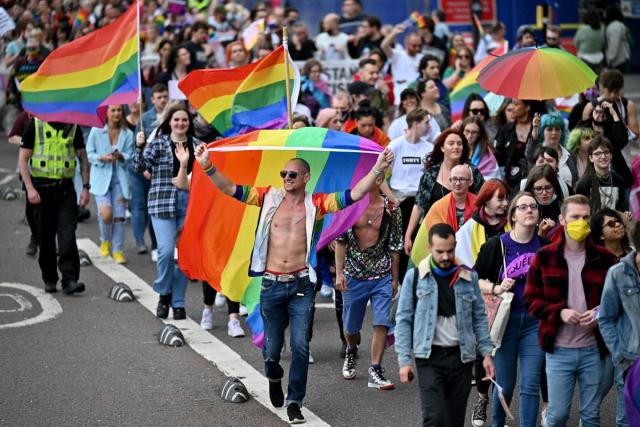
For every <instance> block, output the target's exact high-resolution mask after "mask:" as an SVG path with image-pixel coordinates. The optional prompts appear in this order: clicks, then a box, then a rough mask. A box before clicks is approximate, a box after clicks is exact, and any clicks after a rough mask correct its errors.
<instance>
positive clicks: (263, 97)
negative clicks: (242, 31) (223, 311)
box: [178, 46, 300, 136]
mask: <svg viewBox="0 0 640 427" xmlns="http://www.w3.org/2000/svg"><path fill="white" fill-rule="evenodd" d="M285 55H288V53H287V52H286V51H285V49H284V47H283V46H280V47H279V48H277V49H276V50H275V51H273V52H271V53H270V54H269V55H268V56H266V57H264V58H262V59H261V60H260V61H257V62H254V63H253V64H249V65H245V66H242V67H238V68H223V69H215V70H195V71H192V72H191V73H189V74H188V75H187V76H186V77H185V78H184V79H182V80H181V81H180V83H178V87H179V88H180V90H181V91H182V92H183V93H184V94H185V95H186V96H187V98H188V99H189V102H190V103H191V105H193V106H194V107H195V108H196V109H197V110H198V112H199V113H200V114H202V117H204V119H205V120H206V121H207V122H209V123H211V125H212V126H213V127H215V128H216V129H217V130H218V132H220V133H221V134H223V135H224V136H232V135H238V134H243V133H247V132H250V131H252V130H256V129H281V128H282V127H283V126H285V125H286V124H287V120H288V118H287V91H286V78H285ZM288 64H289V75H290V76H292V78H290V83H291V84H290V91H291V92H290V94H289V95H290V96H291V105H292V108H293V106H295V104H296V102H297V99H298V92H299V91H300V72H299V70H298V68H297V67H296V66H295V65H294V64H293V62H292V61H291V58H289V61H288Z"/></svg>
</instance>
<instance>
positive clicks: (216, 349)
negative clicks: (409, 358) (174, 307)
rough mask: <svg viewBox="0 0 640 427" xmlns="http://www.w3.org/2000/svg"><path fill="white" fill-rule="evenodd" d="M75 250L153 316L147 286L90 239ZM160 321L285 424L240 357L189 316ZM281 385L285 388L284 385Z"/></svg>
mask: <svg viewBox="0 0 640 427" xmlns="http://www.w3.org/2000/svg"><path fill="white" fill-rule="evenodd" d="M78 249H82V250H83V251H85V252H86V253H87V255H89V257H90V258H91V261H92V262H93V265H94V266H95V267H96V268H97V269H98V270H100V271H101V272H102V273H104V274H105V275H107V276H108V277H109V278H111V280H113V282H114V283H116V282H123V283H126V284H127V285H129V287H130V288H131V290H132V291H133V294H134V295H135V297H136V301H137V302H139V303H140V304H141V305H142V306H143V307H145V308H146V309H147V310H149V311H150V312H151V313H153V315H154V317H155V313H156V307H157V305H158V294H156V293H155V292H154V290H153V288H152V287H151V286H150V285H148V284H147V283H146V282H145V281H144V280H142V279H141V278H140V277H138V276H137V275H136V274H134V273H133V272H132V271H131V270H129V269H127V268H126V267H124V266H122V265H118V264H116V263H115V262H113V260H112V259H111V258H102V257H101V256H100V250H99V248H98V246H97V245H96V244H95V243H94V242H93V241H92V240H91V239H78ZM105 298H106V293H105ZM159 320H162V319H159ZM162 321H163V322H164V323H171V324H174V325H176V326H177V327H179V328H180V330H181V331H182V334H183V335H184V337H185V339H186V341H187V345H189V346H190V347H191V348H192V349H193V350H194V351H195V352H196V353H198V354H200V355H201V356H202V357H204V358H205V359H206V360H208V361H210V362H212V363H213V364H214V365H215V366H216V368H218V370H220V371H222V373H224V374H225V375H228V376H234V377H239V378H241V379H242V382H243V383H244V385H245V386H246V387H247V389H248V390H249V392H250V393H251V395H252V396H253V398H254V399H255V400H257V401H258V402H259V403H260V404H261V405H262V406H264V407H265V408H267V409H268V410H270V411H271V412H273V413H274V414H276V415H277V416H278V417H279V418H280V419H282V420H284V421H285V422H288V421H289V418H288V417H287V411H286V409H285V408H274V407H273V406H271V402H270V401H269V389H268V385H267V379H266V378H265V377H264V376H263V375H262V374H261V373H260V372H258V371H257V370H256V369H255V368H254V367H253V366H251V365H250V364H249V363H248V362H247V361H245V360H244V359H243V358H242V356H240V355H239V354H238V353H236V352H235V351H233V350H232V349H231V348H230V347H229V346H227V345H226V344H225V343H223V342H222V341H220V340H219V339H218V338H217V337H216V336H215V335H213V334H211V333H209V332H207V331H205V330H203V329H201V328H200V324H199V323H197V322H195V321H194V320H192V319H191V318H189V317H187V319H185V320H173V319H166V320H162ZM283 385H284V386H286V384H283ZM303 415H304V416H305V419H306V420H307V422H306V423H305V424H306V425H308V426H314V427H315V426H318V427H320V426H323V427H324V426H329V424H328V423H327V422H325V421H324V420H322V419H321V418H320V417H318V416H317V415H316V414H314V413H313V412H311V411H310V410H309V409H308V408H306V407H305V408H304V410H303Z"/></svg>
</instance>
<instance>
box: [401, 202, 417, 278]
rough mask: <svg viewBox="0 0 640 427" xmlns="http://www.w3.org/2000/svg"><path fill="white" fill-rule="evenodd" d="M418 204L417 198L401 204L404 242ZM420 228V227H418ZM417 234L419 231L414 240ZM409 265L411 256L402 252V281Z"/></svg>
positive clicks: (414, 235)
mask: <svg viewBox="0 0 640 427" xmlns="http://www.w3.org/2000/svg"><path fill="white" fill-rule="evenodd" d="M415 204H416V198H415V197H408V198H406V199H404V200H403V201H402V203H400V206H399V207H400V213H401V214H402V238H403V240H404V235H405V233H406V232H407V228H409V219H411V211H413V206H414V205H415ZM418 228H420V227H418ZM416 234H418V230H417V229H416V231H415V232H414V233H413V236H412V238H413V239H415V238H416ZM408 264H409V256H408V255H406V254H405V253H404V249H403V250H402V251H400V268H399V270H398V277H400V280H402V278H403V277H404V275H405V273H406V272H407V265H408Z"/></svg>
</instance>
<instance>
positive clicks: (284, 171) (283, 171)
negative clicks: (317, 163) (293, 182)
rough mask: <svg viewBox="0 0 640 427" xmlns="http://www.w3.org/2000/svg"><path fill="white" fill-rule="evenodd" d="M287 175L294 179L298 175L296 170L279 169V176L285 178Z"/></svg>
mask: <svg viewBox="0 0 640 427" xmlns="http://www.w3.org/2000/svg"><path fill="white" fill-rule="evenodd" d="M287 177H288V178H291V179H296V178H297V177H298V172H296V171H286V170H281V171H280V178H287Z"/></svg>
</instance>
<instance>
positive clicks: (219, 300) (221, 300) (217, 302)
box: [213, 292, 227, 307]
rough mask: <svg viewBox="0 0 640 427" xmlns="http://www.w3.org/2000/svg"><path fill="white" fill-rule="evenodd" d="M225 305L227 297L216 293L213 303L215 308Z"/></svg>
mask: <svg viewBox="0 0 640 427" xmlns="http://www.w3.org/2000/svg"><path fill="white" fill-rule="evenodd" d="M226 303H227V297H225V296H224V295H222V294H221V293H220V292H218V293H217V294H216V300H215V301H214V303H213V305H215V306H216V307H224V305H225V304H226Z"/></svg>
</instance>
